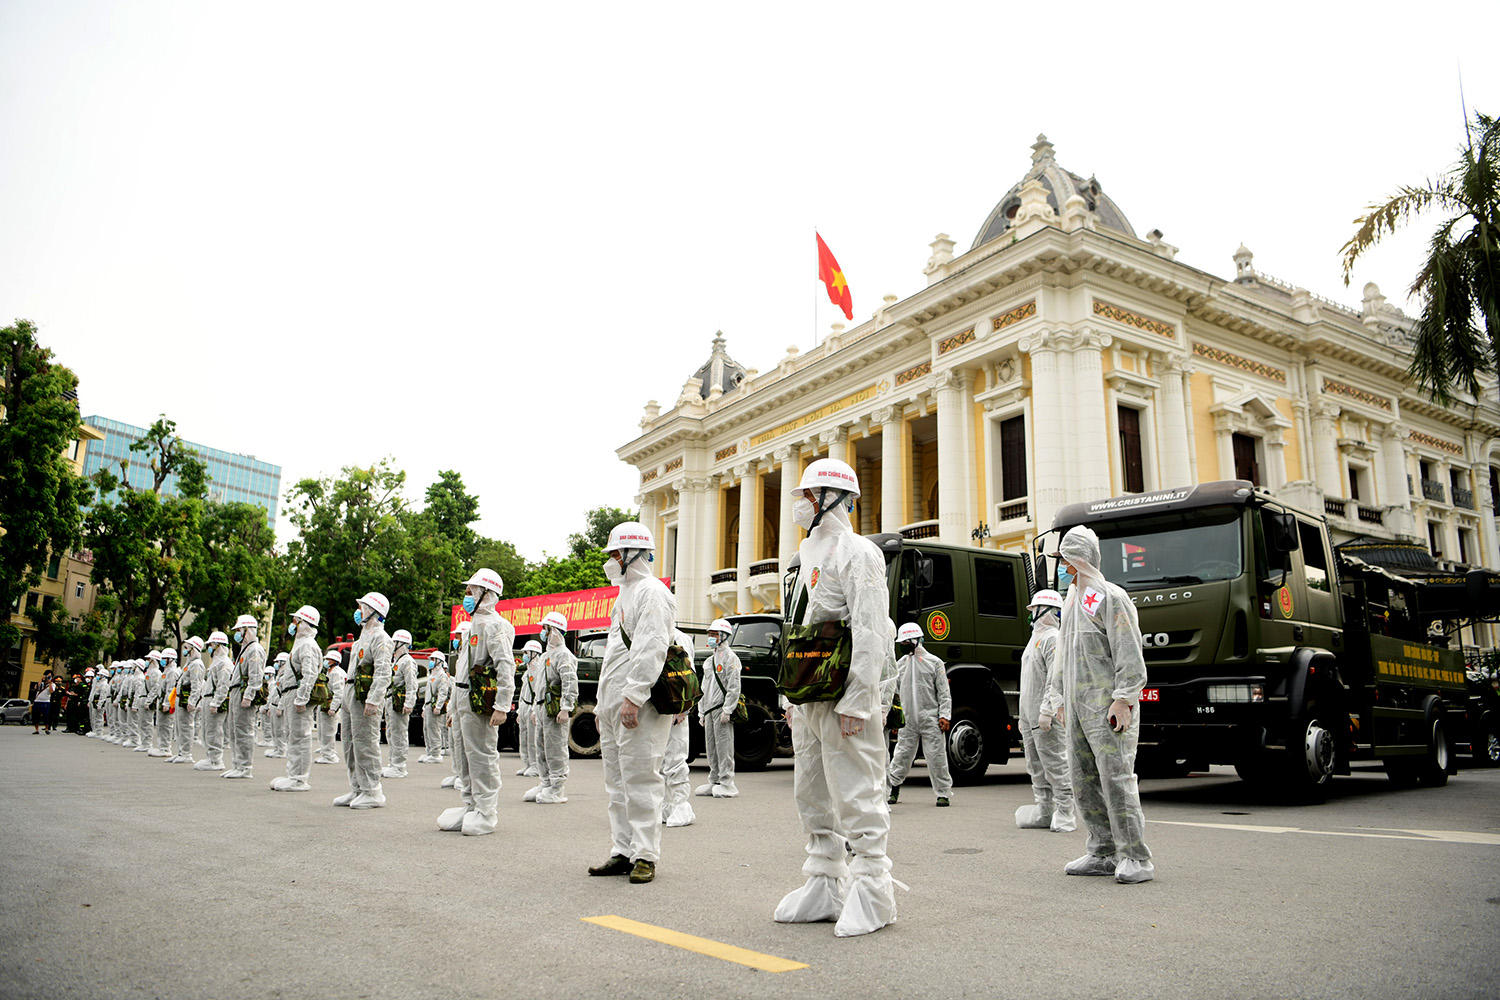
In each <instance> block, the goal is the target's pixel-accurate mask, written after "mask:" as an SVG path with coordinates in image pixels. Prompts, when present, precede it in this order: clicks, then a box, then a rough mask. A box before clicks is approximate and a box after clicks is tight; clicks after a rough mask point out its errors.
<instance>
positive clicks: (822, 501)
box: [807, 486, 849, 531]
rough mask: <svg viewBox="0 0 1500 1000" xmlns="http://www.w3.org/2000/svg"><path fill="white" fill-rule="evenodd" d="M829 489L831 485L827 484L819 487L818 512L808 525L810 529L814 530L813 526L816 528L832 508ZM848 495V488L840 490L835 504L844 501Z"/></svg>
mask: <svg viewBox="0 0 1500 1000" xmlns="http://www.w3.org/2000/svg"><path fill="white" fill-rule="evenodd" d="M828 490H829V487H827V486H823V487H819V489H818V505H817V506H818V512H817V513H816V514H814V515H813V519H812V524H810V525H808V528H807V530H808V531H812V530H813V528H816V527H817V526H818V524H819V522H821V521H822V520H823V515H824V514H826V513H828V511H829V510H830V508H829V507H828ZM848 495H849V492H848V490H839V496H838V499H837V500H835V501H834V506H837V505H838V504H841V503H843V502H844V497H846V496H848Z"/></svg>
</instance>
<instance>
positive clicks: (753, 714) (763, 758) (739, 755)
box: [734, 704, 776, 771]
mask: <svg viewBox="0 0 1500 1000" xmlns="http://www.w3.org/2000/svg"><path fill="white" fill-rule="evenodd" d="M746 707H747V708H748V709H749V711H750V718H749V719H748V720H747V721H745V722H740V723H736V724H735V727H734V768H735V770H737V771H764V770H765V769H766V765H767V764H769V763H770V762H771V758H772V757H773V756H775V754H776V720H775V719H773V718H771V714H770V713H769V712H767V711H766V710H765V709H764V708H762V707H761V706H760V705H754V704H747V706H746Z"/></svg>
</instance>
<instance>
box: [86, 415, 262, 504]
mask: <svg viewBox="0 0 1500 1000" xmlns="http://www.w3.org/2000/svg"><path fill="white" fill-rule="evenodd" d="M83 422H84V423H86V424H88V425H89V426H90V427H93V428H94V429H95V430H97V431H99V432H100V433H101V434H103V435H104V440H103V441H92V442H90V443H89V448H88V452H87V453H86V457H85V460H84V465H83V474H84V475H85V476H91V475H93V474H94V473H95V472H98V471H99V470H100V469H102V468H105V467H106V466H107V467H108V468H109V469H110V470H111V471H113V472H115V473H116V474H117V475H118V474H119V469H120V462H121V460H122V459H123V460H124V461H126V462H129V463H130V464H129V468H128V469H127V471H126V479H127V481H128V482H129V483H130V485H131V487H132V488H133V489H147V490H149V489H150V488H151V464H150V457H151V456H150V454H149V453H147V452H138V451H131V450H130V446H131V445H132V444H134V443H135V442H137V441H139V440H141V439H142V438H144V437H145V436H146V430H147V429H146V428H144V427H136V426H134V425H133V424H127V423H122V422H121V421H119V420H110V419H108V418H106V417H84V418H83ZM182 443H183V444H184V445H186V446H187V447H189V448H192V449H193V450H194V451H196V452H197V453H198V458H199V459H200V460H202V462H203V464H204V465H206V466H207V467H208V495H209V496H210V497H211V498H213V499H214V500H219V501H222V502H224V503H235V502H239V503H251V504H256V505H257V506H260V507H264V508H265V509H266V521H267V523H268V524H270V526H271V528H272V530H274V529H275V528H276V505H277V500H278V499H279V497H280V495H281V466H279V465H272V464H270V463H269V462H262V461H259V460H258V459H256V458H255V457H254V456H253V455H237V454H235V453H233V452H229V451H223V450H221V449H218V448H210V447H208V446H207V445H201V444H194V443H193V442H191V441H183V442H182ZM161 488H162V492H163V493H165V494H175V493H176V492H177V476H176V475H175V474H173V475H170V476H168V477H167V478H166V481H165V482H163V483H162V487H161Z"/></svg>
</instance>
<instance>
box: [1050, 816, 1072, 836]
mask: <svg viewBox="0 0 1500 1000" xmlns="http://www.w3.org/2000/svg"><path fill="white" fill-rule="evenodd" d="M1076 829H1078V821H1077V820H1075V819H1074V818H1073V814H1072V813H1071V812H1066V813H1062V812H1057V813H1053V814H1052V832H1053V833H1072V832H1073V831H1074V830H1076Z"/></svg>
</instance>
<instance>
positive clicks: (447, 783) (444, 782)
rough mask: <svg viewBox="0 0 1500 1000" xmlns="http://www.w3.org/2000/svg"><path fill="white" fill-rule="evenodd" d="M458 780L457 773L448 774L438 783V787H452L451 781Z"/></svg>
mask: <svg viewBox="0 0 1500 1000" xmlns="http://www.w3.org/2000/svg"><path fill="white" fill-rule="evenodd" d="M457 780H458V775H456V774H450V775H448V777H446V778H444V779H443V780H442V781H440V782H439V783H438V787H439V788H452V787H453V783H454V782H455V781H457Z"/></svg>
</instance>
